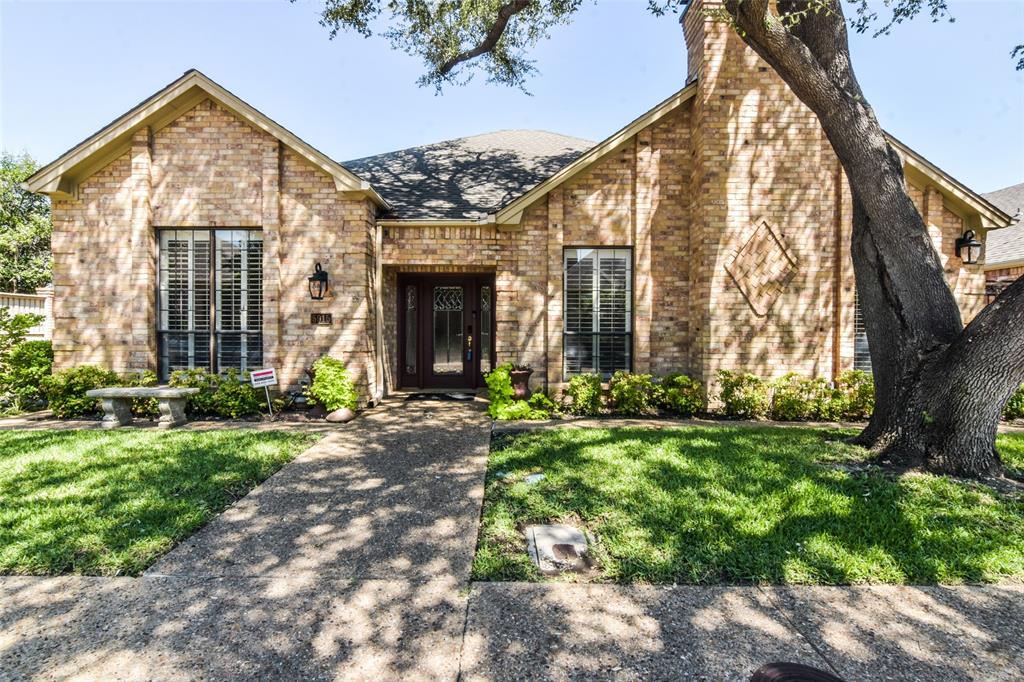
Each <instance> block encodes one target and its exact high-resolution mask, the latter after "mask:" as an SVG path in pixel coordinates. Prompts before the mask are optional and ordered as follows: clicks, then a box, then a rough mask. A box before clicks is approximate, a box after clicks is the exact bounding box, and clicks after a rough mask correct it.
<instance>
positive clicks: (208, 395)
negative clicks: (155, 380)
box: [167, 368, 220, 417]
mask: <svg viewBox="0 0 1024 682" xmlns="http://www.w3.org/2000/svg"><path fill="white" fill-rule="evenodd" d="M167 385H168V386H171V387H173V388H198V389H199V393H196V394H195V395H190V396H189V397H188V400H187V401H186V403H185V412H187V413H188V415H189V416H190V417H207V416H213V415H215V414H217V410H216V408H215V407H214V398H213V397H214V394H215V393H216V392H217V386H219V385H220V377H219V376H217V375H216V374H214V373H213V372H210V371H208V370H205V369H202V368H196V369H179V370H175V371H173V372H171V377H170V380H169V381H168V382H167Z"/></svg>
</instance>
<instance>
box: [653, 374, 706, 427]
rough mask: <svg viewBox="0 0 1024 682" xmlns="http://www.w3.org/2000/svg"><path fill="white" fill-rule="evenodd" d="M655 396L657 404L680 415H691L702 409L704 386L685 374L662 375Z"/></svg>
mask: <svg viewBox="0 0 1024 682" xmlns="http://www.w3.org/2000/svg"><path fill="white" fill-rule="evenodd" d="M656 397H657V402H658V405H659V406H661V407H662V408H664V409H665V410H666V411H668V412H671V413H672V414H676V415H679V416H681V417H692V416H693V415H695V414H697V413H698V412H700V411H701V410H703V409H704V387H703V386H702V385H701V383H700V382H699V381H697V380H695V379H691V378H690V377H688V376H686V375H685V374H679V373H673V374H667V375H665V376H664V377H662V379H661V381H660V382H659V383H658V386H657V393H656Z"/></svg>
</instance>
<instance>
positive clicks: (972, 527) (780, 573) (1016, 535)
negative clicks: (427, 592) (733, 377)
mask: <svg viewBox="0 0 1024 682" xmlns="http://www.w3.org/2000/svg"><path fill="white" fill-rule="evenodd" d="M837 435H839V434H837V433H836V432H834V431H825V430H817V429H803V430H797V429H791V428H789V429H772V428H763V429H750V428H737V427H728V426H722V427H696V428H680V429H673V430H644V429H595V430H579V429H558V430H551V431H546V432H537V433H529V434H523V435H519V436H516V437H511V438H508V437H505V438H503V439H501V440H499V441H498V442H497V443H495V445H494V451H493V452H492V461H491V471H490V472H489V477H488V482H487V501H486V503H485V509H484V516H483V528H482V530H481V542H480V547H479V549H478V555H477V562H476V565H475V573H474V575H475V577H477V578H478V579H484V580H495V579H498V580H502V579H537V578H538V577H539V576H538V575H537V574H536V573H535V572H534V571H533V570H532V567H531V566H530V565H529V564H528V562H526V561H525V560H524V559H523V557H522V548H521V544H522V543H521V541H520V540H518V537H517V536H518V530H519V529H521V527H522V526H523V525H526V524H530V523H544V522H549V521H551V520H559V519H570V520H577V519H578V520H579V522H581V523H583V524H585V525H586V526H588V527H589V529H590V530H591V531H592V532H594V533H595V534H596V535H597V537H598V538H599V543H598V546H597V548H596V556H597V558H598V559H599V561H601V562H602V563H603V572H602V578H603V579H606V580H612V581H619V582H638V581H639V582H655V583H688V584H720V583H725V584H747V583H759V584H760V583H769V584H850V583H863V582H870V583H913V584H936V583H959V582H971V583H974V582H988V581H997V580H1001V579H1004V578H1008V577H1021V576H1024V501H1022V500H1020V499H1019V498H1014V497H1008V496H1000V495H998V494H996V493H993V492H992V491H991V490H989V489H987V488H984V487H981V486H975V485H972V484H968V483H964V482H960V481H953V480H949V479H945V478H942V477H937V476H929V475H919V474H915V475H907V476H904V477H901V478H893V477H891V476H887V475H884V474H883V473H881V472H877V471H872V470H867V471H862V472H847V471H844V470H841V469H838V468H835V467H833V466H829V465H828V464H830V463H841V462H854V461H860V460H862V459H863V458H864V456H865V453H864V452H863V451H861V450H859V449H857V448H854V447H852V446H848V445H845V444H843V443H840V442H837V441H836V440H835V437H836V436H837ZM498 470H503V471H505V472H506V473H507V474H508V476H507V477H505V478H503V479H499V478H497V477H495V476H494V473H495V472H496V471H498ZM541 470H543V471H544V472H545V474H546V477H545V479H544V480H543V481H542V482H541V483H540V484H537V485H535V486H526V485H525V484H523V483H521V482H520V481H521V479H522V476H523V475H525V474H526V473H530V472H534V471H541Z"/></svg>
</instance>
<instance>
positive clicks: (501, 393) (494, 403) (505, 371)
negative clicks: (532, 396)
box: [484, 363, 529, 419]
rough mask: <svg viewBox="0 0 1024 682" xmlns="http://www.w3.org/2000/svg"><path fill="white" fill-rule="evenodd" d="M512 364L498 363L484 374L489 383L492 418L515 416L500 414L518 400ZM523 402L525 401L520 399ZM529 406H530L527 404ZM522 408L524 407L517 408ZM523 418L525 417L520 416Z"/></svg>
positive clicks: (489, 407)
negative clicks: (514, 390)
mask: <svg viewBox="0 0 1024 682" xmlns="http://www.w3.org/2000/svg"><path fill="white" fill-rule="evenodd" d="M511 373H512V364H511V363H505V364H504V365H498V366H497V367H495V368H494V369H492V370H491V371H490V372H488V373H487V374H486V375H485V376H484V382H485V383H486V384H487V398H488V399H489V400H490V401H491V404H490V405H488V406H487V414H489V415H490V416H491V419H514V418H515V417H501V416H499V415H500V414H502V413H503V411H504V410H506V409H508V406H509V405H511V404H512V403H514V402H516V400H515V398H514V395H515V394H514V392H513V391H512V374H511ZM519 402H523V401H519ZM527 407H529V406H527ZM517 409H520V410H521V409H522V408H517ZM518 418H519V419H522V418H523V417H518Z"/></svg>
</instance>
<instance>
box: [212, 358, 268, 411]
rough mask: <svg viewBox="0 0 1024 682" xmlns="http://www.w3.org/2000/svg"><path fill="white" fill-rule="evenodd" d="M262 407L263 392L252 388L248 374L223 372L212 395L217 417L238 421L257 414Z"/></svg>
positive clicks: (234, 370) (236, 371)
mask: <svg viewBox="0 0 1024 682" xmlns="http://www.w3.org/2000/svg"><path fill="white" fill-rule="evenodd" d="M263 406H264V402H263V391H262V390H260V389H258V388H253V387H252V385H251V384H250V383H249V375H248V374H239V372H238V370H237V369H229V370H225V372H224V374H223V375H222V376H221V378H220V383H219V384H218V385H217V390H216V391H214V393H213V409H214V410H216V414H217V416H219V417H224V418H225V419H239V418H240V417H249V416H252V415H255V414H259V413H260V410H262V408H263Z"/></svg>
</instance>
